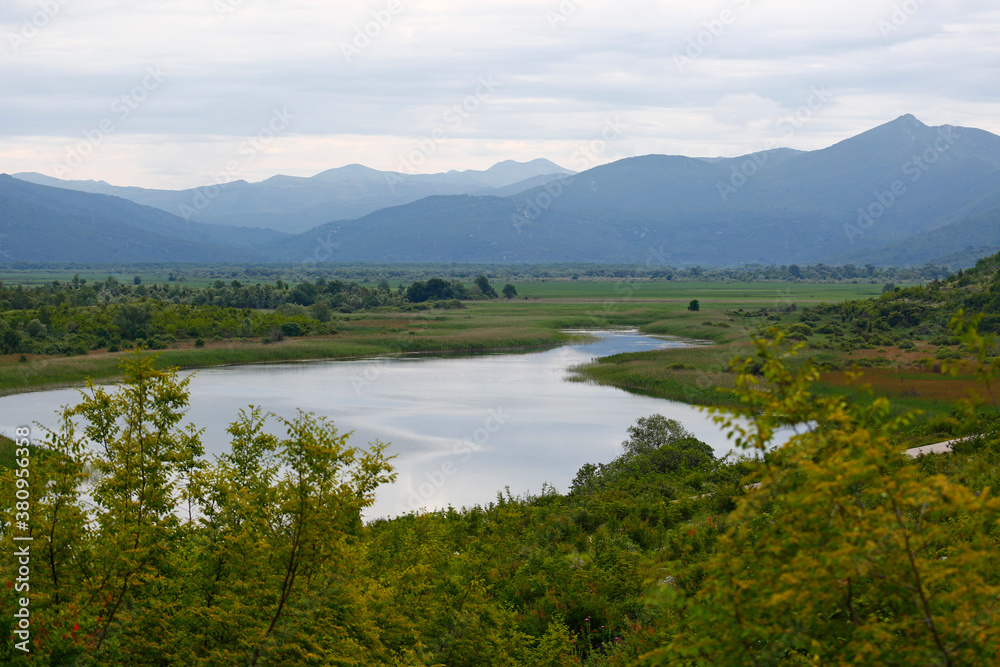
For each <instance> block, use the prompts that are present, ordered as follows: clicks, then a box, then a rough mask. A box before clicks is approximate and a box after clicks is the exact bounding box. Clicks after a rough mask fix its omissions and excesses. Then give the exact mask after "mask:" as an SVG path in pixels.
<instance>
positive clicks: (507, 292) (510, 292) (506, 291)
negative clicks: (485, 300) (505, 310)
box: [503, 283, 517, 299]
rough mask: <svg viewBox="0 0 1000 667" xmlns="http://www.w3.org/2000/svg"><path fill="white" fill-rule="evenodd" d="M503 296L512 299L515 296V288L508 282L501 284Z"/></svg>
mask: <svg viewBox="0 0 1000 667" xmlns="http://www.w3.org/2000/svg"><path fill="white" fill-rule="evenodd" d="M503 296H504V298H505V299H513V298H514V297H515V296H517V288H516V287H514V286H513V285H511V284H510V283H507V284H506V285H504V286H503Z"/></svg>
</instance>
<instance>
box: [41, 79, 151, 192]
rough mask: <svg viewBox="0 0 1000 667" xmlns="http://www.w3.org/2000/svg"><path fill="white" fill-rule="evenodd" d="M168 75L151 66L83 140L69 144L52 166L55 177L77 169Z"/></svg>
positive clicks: (85, 132)
mask: <svg viewBox="0 0 1000 667" xmlns="http://www.w3.org/2000/svg"><path fill="white" fill-rule="evenodd" d="M168 76H169V74H168V73H167V72H164V71H163V68H162V67H161V66H160V65H150V66H148V67H147V68H146V74H145V76H144V77H143V78H142V80H141V81H140V82H139V83H138V84H137V85H136V86H134V87H133V88H132V90H130V91H128V92H127V93H126V94H124V95H121V96H120V97H117V98H115V99H114V101H112V103H111V114H112V115H110V116H105V117H104V118H102V119H101V120H99V121H98V122H97V125H96V126H95V127H93V128H91V129H89V130H84V132H83V139H84V140H83V141H81V142H80V143H78V144H75V145H73V146H70V148H69V150H68V151H67V153H66V158H65V159H64V160H63V161H62V162H57V163H56V164H54V165H52V169H53V172H54V173H55V175H56V178H62V177H63V176H66V175H68V174H69V173H70V172H72V171H74V170H76V169H77V168H79V167H80V166H81V165H82V164H83V163H84V161H85V160H86V159H87V158H88V157H89V156H90V155H91V154H92V153H93V152H94V151H95V150H96V149H97V148H98V147H99V146H100V145H101V144H103V143H104V140H105V139H107V137H108V136H109V135H111V134H114V133H115V131H117V130H118V127H119V125H120V124H121V123H124V122H125V121H126V120H128V119H129V117H130V116H131V115H132V114H133V113H134V112H135V111H136V109H138V108H139V107H140V106H141V105H142V104H143V103H144V102H145V101H146V100H147V99H149V96H150V95H151V94H152V93H153V91H155V90H157V89H158V88H159V87H160V86H161V85H163V81H164V80H165V79H166V78H167V77H168Z"/></svg>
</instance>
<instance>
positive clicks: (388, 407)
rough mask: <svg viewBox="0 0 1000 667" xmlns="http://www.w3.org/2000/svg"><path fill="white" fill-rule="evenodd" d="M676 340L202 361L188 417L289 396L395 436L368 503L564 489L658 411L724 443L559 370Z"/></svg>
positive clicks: (38, 400) (704, 420) (682, 410)
mask: <svg viewBox="0 0 1000 667" xmlns="http://www.w3.org/2000/svg"><path fill="white" fill-rule="evenodd" d="M683 345H685V343H683V342H681V341H670V340H664V339H659V338H651V337H646V336H640V335H638V334H636V333H635V332H607V333H603V334H601V336H600V338H599V339H598V340H596V341H594V342H592V343H589V344H577V345H567V346H563V347H560V348H557V349H553V350H548V351H545V352H536V353H531V354H517V355H510V354H507V355H487V356H476V357H461V358H454V357H453V358H381V359H370V360H360V361H335V362H334V361H324V362H309V363H295V364H281V365H257V366H239V367H229V368H216V369H205V370H201V371H198V372H197V373H196V376H195V378H194V380H193V381H192V383H191V385H190V389H191V408H190V410H189V414H188V417H189V420H190V421H191V422H193V423H195V424H197V425H198V426H199V427H202V428H205V429H206V431H205V436H204V441H205V446H206V450H207V451H208V452H210V453H216V454H217V453H221V452H223V451H225V448H226V446H227V435H226V433H225V428H226V426H227V425H228V423H229V422H230V421H232V420H233V418H234V417H235V416H236V415H237V413H238V411H239V410H240V409H241V408H244V407H246V406H247V405H250V404H254V405H259V406H261V407H262V408H264V409H265V410H269V411H271V412H274V413H276V414H278V415H281V416H284V417H293V416H294V415H295V412H296V410H297V409H302V410H306V411H312V412H316V413H317V414H321V415H328V416H329V417H331V418H332V419H333V420H334V422H335V423H336V425H337V426H338V428H339V429H340V430H341V431H353V432H354V435H353V439H352V442H353V443H356V444H363V443H366V442H370V441H374V440H381V441H383V442H389V443H391V444H392V447H391V452H392V453H393V454H395V455H396V459H395V466H396V468H397V470H398V472H399V478H398V480H397V482H396V483H395V484H394V485H392V486H391V487H387V488H383V489H382V490H381V491H380V492H379V498H378V502H377V504H376V506H375V507H374V508H372V509H371V510H370V511H369V512H368V516H369V517H376V516H387V515H395V514H399V513H401V512H406V511H409V510H412V509H419V508H421V507H445V506H447V505H449V504H450V505H454V506H456V507H460V506H463V505H470V504H474V503H483V502H488V501H490V500H492V499H494V498H495V497H496V494H497V492H498V491H500V490H502V489H504V488H505V487H509V488H510V490H511V492H512V493H514V494H520V493H524V492H527V491H531V492H538V491H540V490H541V487H542V484H543V483H549V484H551V485H553V486H555V487H556V488H557V489H559V490H565V489H566V488H567V487H568V486H569V482H570V481H571V480H572V479H573V476H574V475H575V474H576V471H577V469H578V468H579V467H580V466H581V465H582V464H584V463H586V462H598V461H609V460H611V459H612V458H614V457H615V456H617V455H618V453H619V452H620V444H621V441H622V440H623V439H624V438H625V436H626V429H627V428H628V426H629V425H631V424H632V423H634V422H635V420H636V419H638V418H639V417H643V416H647V415H650V414H654V413H660V414H663V415H665V416H666V417H668V418H673V419H677V420H679V421H680V422H681V423H683V424H684V425H685V426H686V427H687V428H688V429H689V430H690V431H692V432H694V434H695V435H696V436H697V437H699V438H700V439H702V440H704V441H705V442H708V443H709V444H710V445H712V447H713V448H714V449H715V450H716V452H718V453H719V454H725V453H727V452H728V451H729V449H730V443H729V442H728V441H727V439H726V437H725V435H724V434H723V433H722V432H721V431H720V430H719V429H718V427H717V426H715V425H714V424H713V423H712V422H711V420H710V419H709V418H708V416H707V415H705V414H704V413H702V412H700V411H699V410H697V409H696V408H693V407H691V406H688V405H684V404H680V403H673V402H669V401H664V400H661V399H655V398H648V397H642V396H635V395H632V394H629V393H627V392H624V391H621V390H618V389H614V388H611V387H602V386H596V385H590V384H584V383H573V382H567V381H566V376H567V375H568V369H569V368H571V367H572V366H575V365H577V364H580V363H584V362H586V361H589V360H591V359H593V358H595V357H599V356H606V355H609V354H616V353H620V352H634V351H639V350H648V349H657V348H665V347H679V346H683ZM77 395H78V394H77V393H76V392H75V391H73V390H61V391H53V392H41V393H35V394H23V395H18V396H9V397H4V398H2V399H0V415H2V417H0V429H3V430H4V431H5V432H8V433H9V432H12V430H13V428H14V427H16V426H17V425H19V424H23V423H26V422H28V421H33V420H37V421H39V422H41V423H43V424H47V425H50V426H51V425H54V424H55V423H56V420H55V418H54V417H53V412H54V410H55V408H56V407H58V406H59V405H62V404H66V403H71V402H74V401H75V400H76V398H77Z"/></svg>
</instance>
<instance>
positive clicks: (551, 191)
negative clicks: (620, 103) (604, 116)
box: [510, 116, 627, 233]
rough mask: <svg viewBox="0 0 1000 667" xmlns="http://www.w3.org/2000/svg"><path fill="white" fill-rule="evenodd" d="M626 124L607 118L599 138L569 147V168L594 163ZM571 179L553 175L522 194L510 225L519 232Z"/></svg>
mask: <svg viewBox="0 0 1000 667" xmlns="http://www.w3.org/2000/svg"><path fill="white" fill-rule="evenodd" d="M626 128H627V125H626V124H625V121H624V120H622V118H621V116H615V117H614V118H612V119H609V120H607V121H606V122H605V123H604V128H603V129H602V130H601V133H600V136H599V138H596V139H593V140H592V141H589V142H587V143H586V144H583V145H582V146H579V147H577V149H576V150H575V151H573V155H572V157H571V158H570V162H571V163H572V164H573V168H574V169H576V170H577V171H586V170H587V169H590V168H591V167H592V166H593V165H594V163H596V162H597V161H598V160H600V158H601V156H603V155H604V154H605V153H607V151H608V146H609V144H610V143H611V142H612V141H615V140H616V139H619V138H621V136H622V135H623V134H624V133H625V130H626ZM575 179H576V177H575V176H571V175H567V176H563V177H561V178H557V179H556V180H554V181H549V182H548V183H546V184H545V185H543V186H542V188H541V190H539V191H537V192H535V194H534V195H531V196H529V197H526V198H525V199H524V201H523V202H521V203H519V204H518V205H517V212H516V213H511V214H510V221H511V224H513V225H514V229H516V230H517V231H518V233H521V231H522V229H523V227H524V226H525V225H527V224H530V223H532V222H534V221H535V220H537V219H538V218H540V217H541V216H542V215H543V214H544V213H545V212H546V211H548V210H549V209H550V208H551V207H552V205H553V204H554V203H555V201H556V200H557V199H558V198H559V197H561V196H562V194H563V192H565V191H566V188H567V187H569V186H570V185H572V184H573V182H574V180H575Z"/></svg>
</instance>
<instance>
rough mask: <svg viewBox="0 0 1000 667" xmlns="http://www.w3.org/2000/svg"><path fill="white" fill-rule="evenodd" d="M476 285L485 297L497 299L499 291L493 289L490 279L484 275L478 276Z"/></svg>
mask: <svg viewBox="0 0 1000 667" xmlns="http://www.w3.org/2000/svg"><path fill="white" fill-rule="evenodd" d="M475 284H476V287H478V288H479V290H480V291H481V292H482V293H483V296H485V297H486V298H488V299H495V298H497V291H496V290H495V289H493V286H492V285H490V281H489V278H487V277H486V276H484V275H483V274H479V275H478V276H476V280H475Z"/></svg>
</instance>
